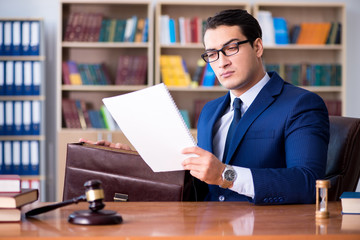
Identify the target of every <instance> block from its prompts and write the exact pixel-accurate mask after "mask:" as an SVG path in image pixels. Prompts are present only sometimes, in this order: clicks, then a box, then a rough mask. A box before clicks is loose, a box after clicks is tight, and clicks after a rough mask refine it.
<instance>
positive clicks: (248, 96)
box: [230, 73, 270, 114]
mask: <svg viewBox="0 0 360 240" xmlns="http://www.w3.org/2000/svg"><path fill="white" fill-rule="evenodd" d="M269 80H270V76H269V74H268V73H265V76H264V77H263V78H262V79H261V80H260V81H259V82H258V83H256V84H255V85H254V86H253V87H252V88H250V89H249V90H247V91H246V92H244V93H243V94H242V95H241V96H240V97H239V98H240V100H241V101H242V105H241V112H242V114H244V113H245V112H246V110H247V109H248V108H249V107H250V105H251V104H252V102H253V101H254V99H255V98H256V96H257V95H258V94H259V92H260V91H261V89H262V88H263V87H264V86H265V85H266V83H267V82H268V81H269ZM235 98H236V96H235V95H234V94H233V93H232V92H231V91H230V100H231V101H230V111H232V110H233V109H234V107H233V102H234V99H235Z"/></svg>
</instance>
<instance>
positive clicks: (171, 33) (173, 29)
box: [169, 18, 176, 43]
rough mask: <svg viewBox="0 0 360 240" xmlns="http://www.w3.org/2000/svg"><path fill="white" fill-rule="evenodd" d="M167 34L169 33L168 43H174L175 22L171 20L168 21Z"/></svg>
mask: <svg viewBox="0 0 360 240" xmlns="http://www.w3.org/2000/svg"><path fill="white" fill-rule="evenodd" d="M169 32H170V43H175V42H176V30H175V20H174V19H173V18H170V19H169Z"/></svg>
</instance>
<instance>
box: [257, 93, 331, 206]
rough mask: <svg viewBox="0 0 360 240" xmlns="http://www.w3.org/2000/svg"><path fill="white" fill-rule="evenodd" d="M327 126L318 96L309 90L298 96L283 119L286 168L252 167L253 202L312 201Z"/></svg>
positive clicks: (323, 163)
mask: <svg viewBox="0 0 360 240" xmlns="http://www.w3.org/2000/svg"><path fill="white" fill-rule="evenodd" d="M328 129H329V122H328V115H327V110H326V107H325V106H324V103H323V101H322V100H321V99H320V97H318V96H317V95H315V94H313V93H309V94H304V95H302V96H301V97H300V98H299V99H297V101H296V103H295V104H294V105H293V107H292V108H291V110H290V112H289V113H288V118H287V119H286V122H285V129H284V145H283V146H284V148H285V149H284V150H285V161H286V168H251V172H252V175H253V180H254V188H255V197H254V199H253V200H254V202H255V203H256V204H276V203H313V202H314V200H315V183H316V180H317V179H321V178H323V177H324V175H325V168H326V159H327V148H328V141H329V133H328V131H329V130H328ZM279 147H280V146H279ZM269 157H270V158H272V157H273V158H274V157H276V156H269ZM272 160H273V161H274V162H276V161H277V159H272Z"/></svg>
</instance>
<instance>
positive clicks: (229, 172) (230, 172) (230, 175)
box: [224, 169, 236, 181]
mask: <svg viewBox="0 0 360 240" xmlns="http://www.w3.org/2000/svg"><path fill="white" fill-rule="evenodd" d="M235 177H236V173H235V171H234V170H232V169H228V170H226V171H225V173H224V178H225V180H226V181H234V179H235Z"/></svg>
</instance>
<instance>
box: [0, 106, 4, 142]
mask: <svg viewBox="0 0 360 240" xmlns="http://www.w3.org/2000/svg"><path fill="white" fill-rule="evenodd" d="M1 135H5V102H4V101H0V136H1Z"/></svg>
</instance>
